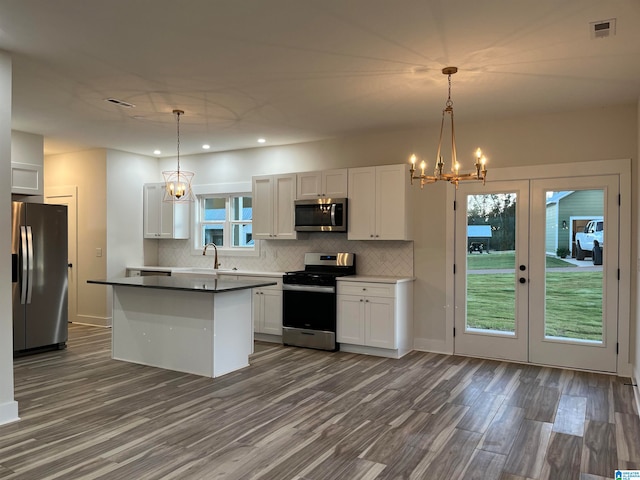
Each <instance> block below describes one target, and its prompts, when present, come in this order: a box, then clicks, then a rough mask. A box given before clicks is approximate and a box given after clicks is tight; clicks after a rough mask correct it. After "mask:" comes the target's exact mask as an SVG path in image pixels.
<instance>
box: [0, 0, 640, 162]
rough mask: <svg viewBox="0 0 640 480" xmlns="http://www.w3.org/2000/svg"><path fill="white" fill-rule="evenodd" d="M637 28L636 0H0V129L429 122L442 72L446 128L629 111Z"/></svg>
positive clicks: (328, 133) (218, 132) (124, 131)
mask: <svg viewBox="0 0 640 480" xmlns="http://www.w3.org/2000/svg"><path fill="white" fill-rule="evenodd" d="M612 18H615V19H616V25H615V34H613V33H612V34H611V35H610V36H609V37H608V38H598V39H593V38H591V37H592V35H591V33H592V28H591V26H590V22H598V21H603V20H608V19H612ZM638 25H640V2H639V1H638V0H563V1H558V0H536V1H505V0H483V1H482V2H479V1H478V0H253V1H251V0H183V1H177V0H108V1H105V0H56V1H51V0H0V49H4V50H6V51H8V52H10V53H11V56H12V61H13V105H12V118H13V122H12V128H13V129H14V130H20V131H25V132H31V133H37V134H41V135H44V137H45V153H47V154H54V153H63V152H68V151H72V150H78V149H82V148H87V147H104V148H113V149H119V150H125V151H129V152H134V153H139V154H144V155H152V156H153V155H154V154H153V153H152V152H153V151H154V149H160V150H162V154H160V155H156V156H168V155H175V151H176V122H175V117H174V115H173V114H172V113H171V112H172V110H173V109H176V108H178V109H182V110H184V111H185V114H184V116H182V117H181V120H180V130H181V147H180V148H181V150H180V152H181V153H182V154H189V153H201V152H202V151H203V150H202V147H201V146H202V144H204V143H208V144H210V145H211V151H224V150H234V149H241V148H252V147H257V146H258V144H257V143H256V140H257V138H258V137H264V138H265V139H266V140H267V142H266V143H265V144H264V145H281V144H288V143H297V142H304V141H312V140H318V139H323V138H330V137H339V136H345V135H350V134H355V133H361V132H365V131H371V130H376V129H396V128H398V129H399V128H405V127H409V126H416V125H420V126H422V125H429V124H434V123H437V122H439V119H440V111H441V110H442V108H443V106H444V102H445V100H446V96H447V78H446V76H444V75H443V74H442V73H441V70H442V68H443V67H445V66H449V65H454V66H457V67H458V68H459V72H458V73H457V74H456V75H454V76H453V78H452V82H453V87H452V99H453V101H454V104H455V109H456V110H455V111H456V119H457V120H458V121H465V120H478V119H482V118H496V117H508V116H518V115H522V114H531V113H534V114H535V113H548V112H554V111H563V110H573V109H580V108H587V107H597V106H604V105H609V104H616V105H618V104H626V103H634V104H635V103H636V102H637V101H638V98H640V28H638ZM107 98H116V99H118V100H122V101H125V102H129V103H131V104H134V105H135V107H133V108H124V107H121V106H117V105H114V104H112V103H108V102H106V101H105V99H107Z"/></svg>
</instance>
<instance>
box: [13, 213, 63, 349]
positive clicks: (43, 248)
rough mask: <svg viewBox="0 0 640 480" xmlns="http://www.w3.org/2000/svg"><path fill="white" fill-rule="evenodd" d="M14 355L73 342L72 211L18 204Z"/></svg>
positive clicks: (14, 274) (15, 217) (14, 246)
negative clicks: (69, 225) (69, 241)
mask: <svg viewBox="0 0 640 480" xmlns="http://www.w3.org/2000/svg"><path fill="white" fill-rule="evenodd" d="M11 205H12V217H11V224H12V225H11V231H12V243H11V260H12V267H13V268H12V282H13V284H12V286H13V351H14V353H30V352H36V351H39V350H41V349H47V348H64V347H65V346H66V342H67V335H68V334H67V332H68V329H67V321H68V307H67V275H68V271H67V268H68V258H67V248H68V247H67V236H68V233H67V232H68V230H67V207H66V205H48V204H42V203H22V202H12V204H11Z"/></svg>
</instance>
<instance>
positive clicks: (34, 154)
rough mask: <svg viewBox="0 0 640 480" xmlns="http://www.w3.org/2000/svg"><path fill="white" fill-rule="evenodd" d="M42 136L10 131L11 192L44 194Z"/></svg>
mask: <svg viewBox="0 0 640 480" xmlns="http://www.w3.org/2000/svg"><path fill="white" fill-rule="evenodd" d="M43 167H44V137H43V136H42V135H36V134H33V133H26V132H18V131H16V130H12V131H11V193H17V194H19V195H44V178H43V174H42V173H43Z"/></svg>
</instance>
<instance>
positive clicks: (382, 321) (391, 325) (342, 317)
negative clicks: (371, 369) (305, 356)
mask: <svg viewBox="0 0 640 480" xmlns="http://www.w3.org/2000/svg"><path fill="white" fill-rule="evenodd" d="M337 291H338V295H337V340H338V342H339V343H340V349H341V350H344V351H353V352H356V353H368V354H372V355H382V356H389V357H393V358H399V357H401V356H402V355H404V354H406V353H407V352H409V351H411V350H412V345H411V343H412V340H411V336H412V334H411V331H412V324H413V314H412V312H413V307H412V305H413V300H412V298H413V282H409V281H407V282H400V283H371V282H352V281H346V282H345V281H338V290H337Z"/></svg>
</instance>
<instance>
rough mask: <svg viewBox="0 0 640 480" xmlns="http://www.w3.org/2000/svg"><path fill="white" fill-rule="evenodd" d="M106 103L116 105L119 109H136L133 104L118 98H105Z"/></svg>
mask: <svg viewBox="0 0 640 480" xmlns="http://www.w3.org/2000/svg"><path fill="white" fill-rule="evenodd" d="M104 101H105V102H109V103H113V104H114V105H118V106H119V107H125V108H133V107H135V105H134V104H133V103H129V102H125V101H124V100H118V99H117V98H112V97H109V98H105V99H104Z"/></svg>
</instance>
